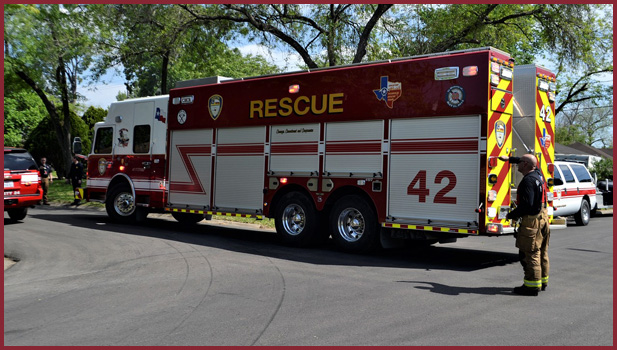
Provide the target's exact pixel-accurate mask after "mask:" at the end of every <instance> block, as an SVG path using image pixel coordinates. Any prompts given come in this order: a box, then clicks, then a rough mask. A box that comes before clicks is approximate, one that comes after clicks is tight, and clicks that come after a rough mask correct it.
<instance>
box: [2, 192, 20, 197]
mask: <svg viewBox="0 0 617 350" xmlns="http://www.w3.org/2000/svg"><path fill="white" fill-rule="evenodd" d="M20 194H21V192H20V191H4V196H5V197H6V196H19V195H20Z"/></svg>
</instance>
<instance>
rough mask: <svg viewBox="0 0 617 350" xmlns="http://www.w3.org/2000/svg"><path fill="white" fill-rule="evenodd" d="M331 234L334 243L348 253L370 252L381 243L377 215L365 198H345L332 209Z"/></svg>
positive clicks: (353, 196) (352, 196)
mask: <svg viewBox="0 0 617 350" xmlns="http://www.w3.org/2000/svg"><path fill="white" fill-rule="evenodd" d="M330 233H331V234H332V239H333V240H334V243H336V245H337V246H338V247H339V248H340V249H342V250H344V251H346V252H350V253H367V252H370V251H372V250H374V249H375V248H377V245H378V242H379V223H378V222H377V215H376V214H375V211H374V210H373V208H372V207H371V206H370V205H369V204H368V203H367V202H366V200H364V198H362V197H360V196H356V195H351V196H346V197H343V198H341V199H339V200H338V201H337V202H336V204H335V205H334V208H332V213H331V215H330Z"/></svg>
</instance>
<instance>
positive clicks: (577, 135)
mask: <svg viewBox="0 0 617 350" xmlns="http://www.w3.org/2000/svg"><path fill="white" fill-rule="evenodd" d="M555 142H557V143H559V144H562V145H571V144H573V143H575V142H580V143H583V144H587V138H586V137H585V133H584V132H583V130H582V129H581V128H580V127H579V126H577V125H563V126H557V127H556V128H555Z"/></svg>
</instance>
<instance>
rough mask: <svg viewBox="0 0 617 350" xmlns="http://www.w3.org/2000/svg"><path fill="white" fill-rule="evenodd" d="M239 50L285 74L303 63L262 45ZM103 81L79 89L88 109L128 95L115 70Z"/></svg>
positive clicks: (102, 106)
mask: <svg viewBox="0 0 617 350" xmlns="http://www.w3.org/2000/svg"><path fill="white" fill-rule="evenodd" d="M238 49H239V50H240V52H241V53H242V54H243V55H248V54H252V55H260V56H263V57H264V58H265V59H266V60H267V61H268V62H269V63H273V64H276V65H277V66H279V67H280V68H281V69H283V71H284V72H291V71H297V70H299V69H300V68H298V67H299V65H300V64H302V63H303V62H302V60H301V59H300V57H299V56H298V55H292V56H291V57H290V58H289V60H288V62H286V60H285V58H286V57H287V55H288V54H287V53H284V52H282V51H274V52H273V53H272V54H269V53H268V51H267V49H265V48H264V47H263V46H260V45H248V44H247V45H243V46H239V47H238ZM204 78H205V77H204ZM238 78H239V77H238ZM102 81H105V82H106V83H98V84H95V85H93V86H86V85H80V86H79V87H78V91H79V92H80V93H81V94H82V95H84V96H85V98H86V101H84V104H85V105H86V107H90V106H94V107H101V108H104V109H107V108H109V105H110V104H111V103H112V102H115V101H116V96H117V95H118V93H119V92H120V91H122V92H125V93H126V87H125V86H124V82H125V80H124V78H123V77H122V76H120V75H119V74H118V73H116V72H115V71H114V70H113V69H110V70H108V72H107V74H106V75H105V76H104V77H103V79H102Z"/></svg>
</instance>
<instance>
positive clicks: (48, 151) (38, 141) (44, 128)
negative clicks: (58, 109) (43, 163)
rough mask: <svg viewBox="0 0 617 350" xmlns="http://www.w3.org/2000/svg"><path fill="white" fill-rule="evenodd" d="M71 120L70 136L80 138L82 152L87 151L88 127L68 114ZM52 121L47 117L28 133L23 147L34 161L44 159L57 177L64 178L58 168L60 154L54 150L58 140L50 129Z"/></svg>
mask: <svg viewBox="0 0 617 350" xmlns="http://www.w3.org/2000/svg"><path fill="white" fill-rule="evenodd" d="M70 118H71V135H73V136H77V137H80V138H81V140H82V141H81V142H82V147H83V149H84V150H89V149H90V146H91V142H92V141H91V139H90V138H89V137H88V133H89V131H90V129H89V128H88V125H86V123H85V122H84V121H83V120H82V119H81V118H80V117H79V116H78V115H77V114H75V113H74V112H72V111H71V112H70ZM52 123H53V121H52V119H51V117H50V116H49V115H47V116H46V117H45V118H44V119H43V120H42V121H41V122H40V123H39V124H38V125H37V126H36V127H35V128H34V129H33V130H32V132H31V133H30V135H29V136H28V139H26V141H25V143H24V146H25V147H26V148H27V149H28V150H29V151H30V154H32V156H33V157H34V159H37V160H38V159H40V158H41V157H46V158H47V159H48V160H49V164H51V165H53V166H54V169H55V170H56V171H57V172H58V174H59V176H66V173H65V172H61V171H59V167H60V166H61V165H62V164H64V159H63V158H62V156H63V155H62V153H58V152H57V151H56V150H57V149H58V148H59V147H60V145H59V143H58V138H57V137H56V135H55V130H54V128H52Z"/></svg>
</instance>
